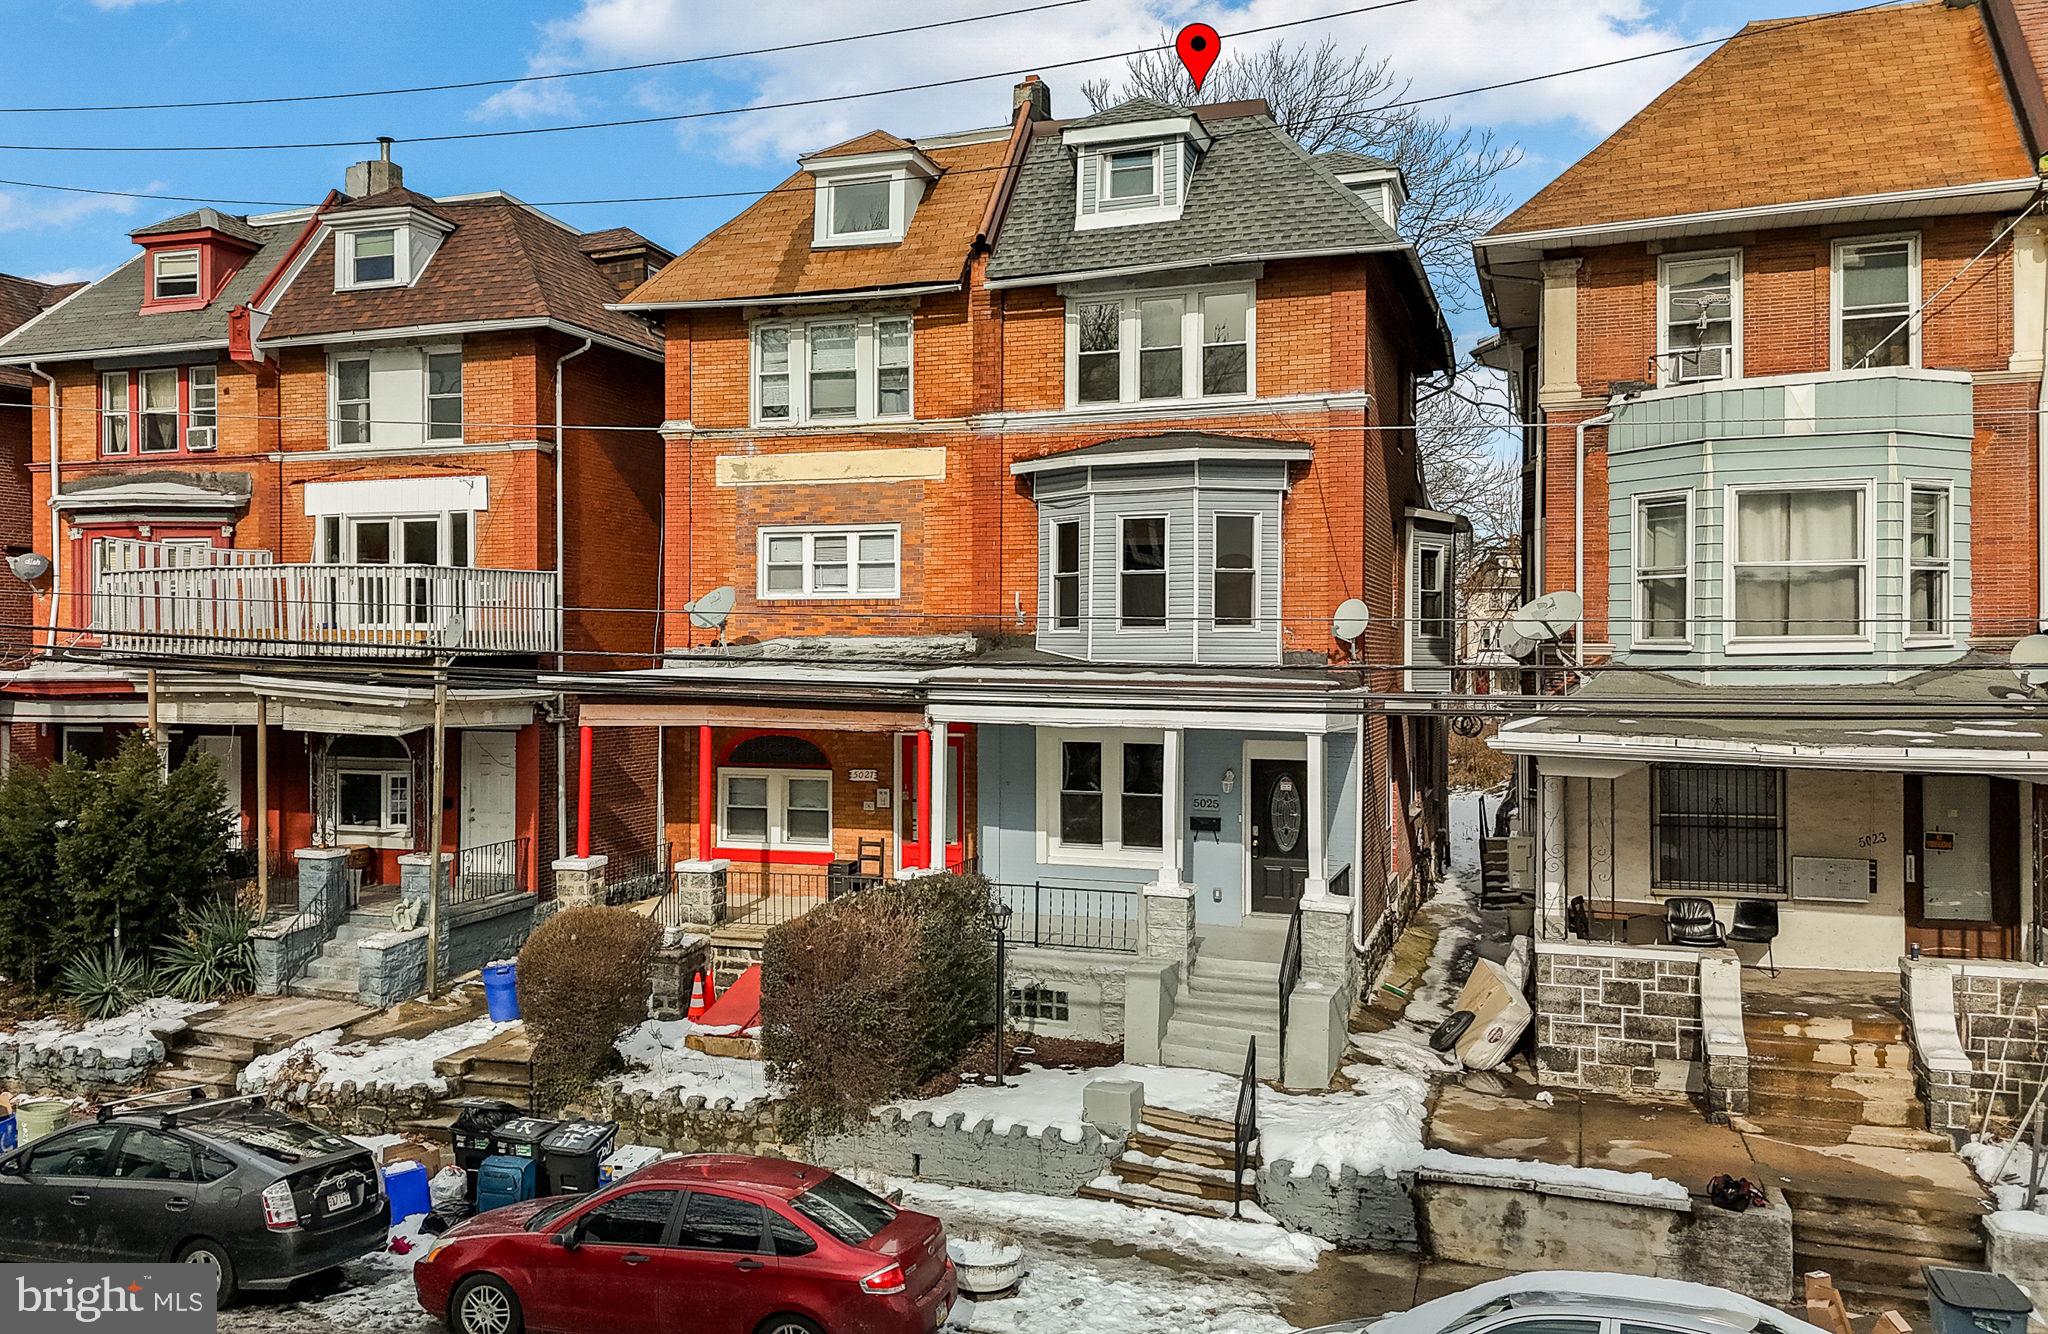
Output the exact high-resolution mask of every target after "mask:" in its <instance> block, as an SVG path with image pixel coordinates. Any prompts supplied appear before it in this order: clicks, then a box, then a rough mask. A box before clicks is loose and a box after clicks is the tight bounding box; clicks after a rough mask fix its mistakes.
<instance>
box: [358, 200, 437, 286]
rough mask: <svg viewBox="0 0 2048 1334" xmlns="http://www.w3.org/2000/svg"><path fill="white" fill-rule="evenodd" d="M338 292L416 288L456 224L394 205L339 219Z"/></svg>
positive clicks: (421, 210) (406, 206)
mask: <svg viewBox="0 0 2048 1334" xmlns="http://www.w3.org/2000/svg"><path fill="white" fill-rule="evenodd" d="M332 225H333V227H334V229H335V231H334V290H335V291H337V292H354V291H368V290H374V289H376V288H379V287H411V286H412V285H413V284H414V283H417V282H418V281H419V280H420V275H421V274H423V273H425V272H426V270H427V265H428V264H429V263H430V262H431V261H432V260H433V258H434V254H435V252H436V251H438V250H439V249H440V248H441V242H442V241H443V240H445V239H446V238H447V236H448V233H449V232H451V231H453V230H455V224H454V223H452V222H450V221H448V220H447V219H446V218H444V217H441V216H440V215H439V214H436V213H430V212H428V211H427V210H426V209H424V208H415V207H411V206H408V205H394V206H392V207H390V208H375V209H359V210H354V211H347V212H342V213H340V214H338V215H336V217H335V220H334V222H333V224H332Z"/></svg>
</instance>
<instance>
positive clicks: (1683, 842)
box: [1650, 764, 1785, 893]
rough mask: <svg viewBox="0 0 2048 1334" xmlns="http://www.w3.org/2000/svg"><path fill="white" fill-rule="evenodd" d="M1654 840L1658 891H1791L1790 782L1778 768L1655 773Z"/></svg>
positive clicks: (1674, 767)
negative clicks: (1787, 888) (1787, 868)
mask: <svg viewBox="0 0 2048 1334" xmlns="http://www.w3.org/2000/svg"><path fill="white" fill-rule="evenodd" d="M1651 773H1652V780H1651V786H1652V793H1653V803H1652V806H1651V811H1650V826H1651V828H1650V834H1651V842H1652V844H1653V846H1654V851H1655V855H1656V861H1655V873H1656V885H1657V888H1659V889H1674V890H1704V891H1706V892H1708V893H1720V892H1726V891H1743V892H1750V891H1756V890H1765V891H1782V890H1783V889H1784V888H1785V784H1784V778H1785V776H1784V774H1783V773H1782V772H1781V771H1779V770H1776V769H1755V768H1741V767H1735V766H1725V767H1724V766H1717V765H1686V764H1660V765H1656V766H1654V767H1653V768H1652V771H1651Z"/></svg>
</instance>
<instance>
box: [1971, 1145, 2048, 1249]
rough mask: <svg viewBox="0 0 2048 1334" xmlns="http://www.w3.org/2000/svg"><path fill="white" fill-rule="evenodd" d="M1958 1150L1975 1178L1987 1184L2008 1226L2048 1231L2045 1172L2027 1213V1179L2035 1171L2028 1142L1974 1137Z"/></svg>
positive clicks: (2046, 1178)
mask: <svg viewBox="0 0 2048 1334" xmlns="http://www.w3.org/2000/svg"><path fill="white" fill-rule="evenodd" d="M2008 1150H2010V1152H2008ZM1961 1152H1962V1157H1963V1161H1964V1162H1966V1163H1968V1164H1969V1165H1970V1170H1971V1171H1972V1172H1974V1173H1976V1176H1977V1180H1979V1181H1981V1182H1983V1183H1984V1184H1985V1185H1986V1186H1987V1187H1989V1188H1990V1190H1991V1194H1992V1196H1993V1197H1994V1198H1996V1199H1997V1201H1998V1216H1999V1217H2000V1218H2002V1219H2004V1221H2005V1222H2006V1223H2007V1225H2008V1226H2011V1227H2013V1228H2014V1229H2015V1230H2023V1231H2028V1232H2034V1231H2040V1232H2044V1233H2048V1175H2044V1179H2043V1182H2042V1185H2043V1187H2044V1189H2043V1190H2042V1192H2041V1195H2040V1197H2039V1198H2038V1199H2036V1200H2035V1201H2034V1209H2033V1212H2032V1213H2031V1214H2030V1213H2028V1212H2027V1209H2026V1204H2027V1182H2028V1181H2029V1180H2031V1179H2032V1176H2033V1171H2034V1150H2033V1147H2032V1146H2031V1145H2028V1144H2026V1143H2017V1144H2013V1143H2009V1142H2007V1141H2004V1140H1977V1141H1974V1142H1973V1143H1969V1144H1965V1145H1964V1146H1963V1147H1962V1151H1961ZM1994 1178H1996V1179H1995V1180H1994Z"/></svg>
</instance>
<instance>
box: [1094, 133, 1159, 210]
mask: <svg viewBox="0 0 2048 1334" xmlns="http://www.w3.org/2000/svg"><path fill="white" fill-rule="evenodd" d="M1099 161H1100V162H1101V164H1102V165H1101V172H1102V178H1101V185H1100V188H1101V198H1102V205H1101V206H1102V207H1103V208H1104V209H1113V208H1142V207H1144V206H1146V205H1148V204H1157V203H1159V200H1160V194H1159V149H1158V148H1156V147H1155V148H1125V149H1119V150H1117V151H1115V152H1109V153H1104V154H1102V155H1101V157H1100V159H1099Z"/></svg>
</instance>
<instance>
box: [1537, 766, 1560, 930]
mask: <svg viewBox="0 0 2048 1334" xmlns="http://www.w3.org/2000/svg"><path fill="white" fill-rule="evenodd" d="M1538 819H1539V821H1540V823H1539V824H1538V826H1537V830H1538V832H1537V835H1536V857H1537V862H1538V869H1539V872H1540V873H1541V875H1542V876H1543V897H1542V899H1541V900H1540V901H1539V902H1538V904H1537V905H1536V906H1537V912H1536V934H1537V935H1538V936H1539V937H1541V938H1542V939H1544V940H1563V939H1564V938H1565V910H1564V909H1565V884H1564V853H1565V847H1564V779H1562V778H1560V777H1558V776H1557V775H1556V774H1544V775H1543V799H1542V810H1541V812H1540V813H1539V816H1538Z"/></svg>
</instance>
